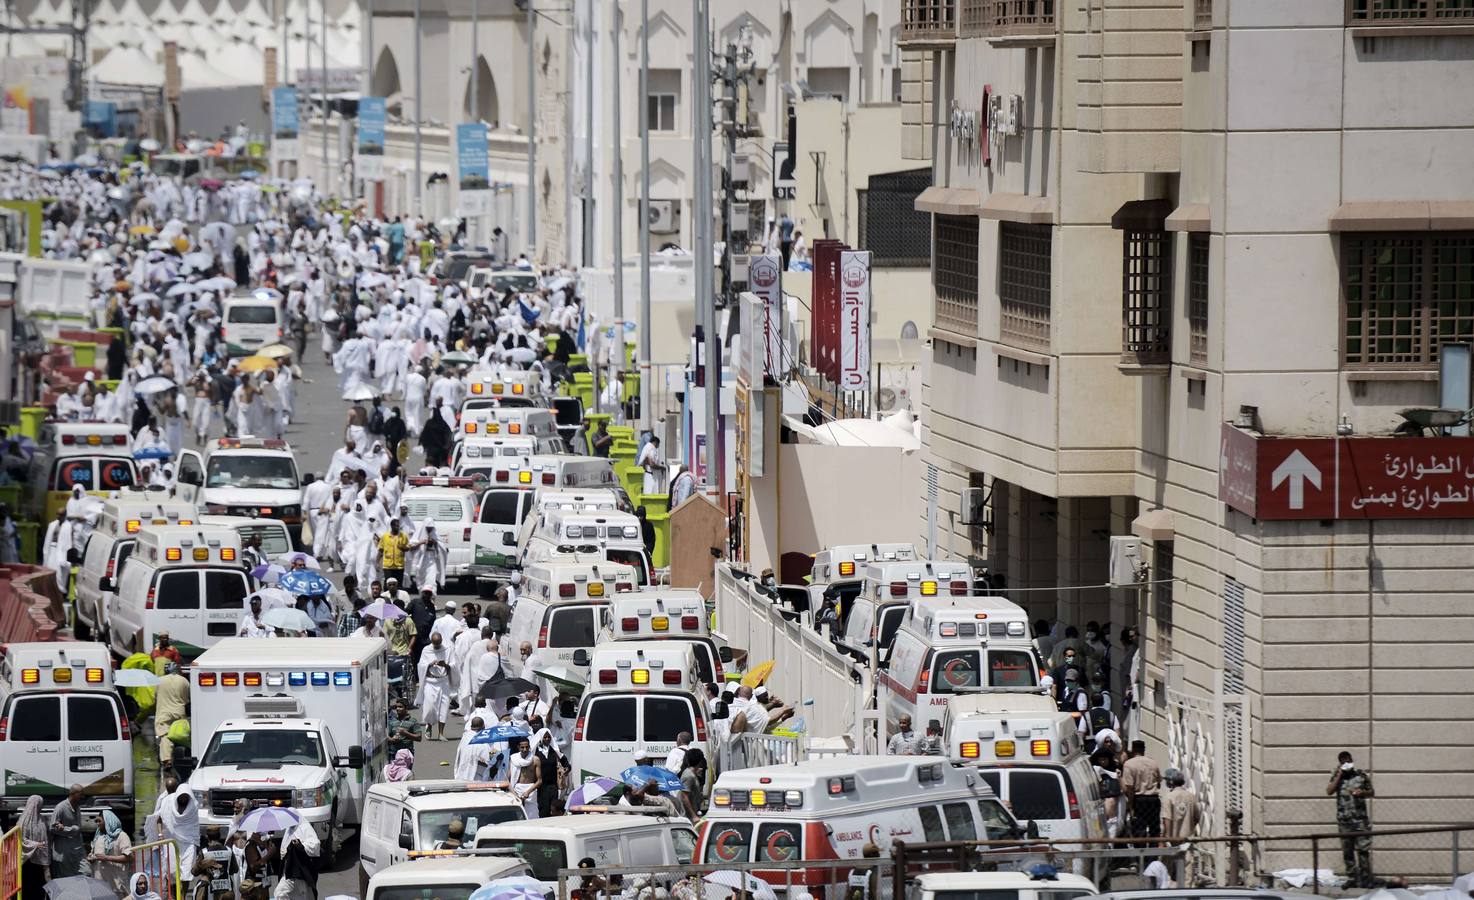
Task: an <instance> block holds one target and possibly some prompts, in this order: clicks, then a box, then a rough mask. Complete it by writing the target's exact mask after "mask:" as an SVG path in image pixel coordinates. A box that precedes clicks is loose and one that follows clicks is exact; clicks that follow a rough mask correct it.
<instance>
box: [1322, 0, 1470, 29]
mask: <svg viewBox="0 0 1474 900" xmlns="http://www.w3.org/2000/svg"><path fill="white" fill-rule="evenodd" d="M1346 24H1347V25H1474V0H1346Z"/></svg>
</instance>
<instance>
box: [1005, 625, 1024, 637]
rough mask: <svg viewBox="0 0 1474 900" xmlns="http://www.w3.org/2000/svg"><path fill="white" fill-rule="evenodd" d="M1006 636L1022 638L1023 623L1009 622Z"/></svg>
mask: <svg viewBox="0 0 1474 900" xmlns="http://www.w3.org/2000/svg"><path fill="white" fill-rule="evenodd" d="M1008 636H1009V637H1023V636H1024V623H1023V622H1009V623H1008Z"/></svg>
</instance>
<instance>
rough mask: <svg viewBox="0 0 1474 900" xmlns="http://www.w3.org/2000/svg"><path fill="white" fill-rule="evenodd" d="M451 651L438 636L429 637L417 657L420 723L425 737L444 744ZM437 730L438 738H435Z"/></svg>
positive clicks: (449, 687)
mask: <svg viewBox="0 0 1474 900" xmlns="http://www.w3.org/2000/svg"><path fill="white" fill-rule="evenodd" d="M450 674H451V673H450V648H449V647H447V646H446V645H445V643H444V642H443V641H442V639H441V637H440V635H439V634H438V633H434V632H432V633H431V634H430V644H429V646H427V647H426V648H425V652H424V653H421V654H420V666H419V675H420V697H419V700H420V719H421V721H423V722H424V723H425V737H427V738H429V739H430V740H432V741H436V740H439V741H443V740H445V722H446V720H447V719H448V718H449V717H450V698H451V696H452V695H453V693H454V690H453V689H452V687H451V683H450ZM436 726H439V728H440V736H439V737H438V738H437V737H435V728H436Z"/></svg>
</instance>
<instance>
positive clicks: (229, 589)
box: [104, 524, 256, 658]
mask: <svg viewBox="0 0 1474 900" xmlns="http://www.w3.org/2000/svg"><path fill="white" fill-rule="evenodd" d="M255 587H256V583H255V579H253V578H252V577H251V575H250V573H248V572H247V571H246V570H245V568H244V567H243V565H242V563H241V539H240V535H239V534H237V533H236V531H235V529H233V528H229V527H226V526H222V525H205V524H196V525H150V526H149V527H146V528H142V529H141V530H140V531H139V533H138V541H137V544H136V545H135V546H134V548H133V553H132V555H131V556H130V557H129V558H128V561H127V564H126V565H124V566H123V568H122V574H121V575H119V576H118V579H117V588H116V592H117V597H116V602H115V603H114V604H113V605H112V606H111V607H110V608H109V610H108V615H107V624H106V626H105V631H104V633H105V634H106V635H107V643H108V645H109V646H111V647H112V650H113V652H114V653H116V654H118V655H119V656H127V655H129V654H131V653H147V652H149V650H150V649H151V648H152V647H153V646H154V643H155V640H156V638H157V637H158V635H159V632H168V633H169V636H170V637H171V638H172V639H173V641H174V646H175V647H177V648H178V650H179V652H180V653H181V654H183V655H184V656H185V657H187V658H192V657H195V656H198V655H199V654H200V653H202V652H203V651H204V650H206V649H207V648H209V647H211V646H213V645H214V644H215V643H216V642H218V641H219V640H220V639H221V638H227V637H230V636H232V635H234V634H235V633H236V628H237V627H238V625H239V622H240V618H241V615H242V613H243V611H244V609H245V599H246V596H247V595H248V594H250V593H251V591H253V590H255Z"/></svg>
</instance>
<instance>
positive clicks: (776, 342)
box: [747, 255, 785, 379]
mask: <svg viewBox="0 0 1474 900" xmlns="http://www.w3.org/2000/svg"><path fill="white" fill-rule="evenodd" d="M780 269H781V263H780V260H779V257H778V256H776V255H769V256H754V257H753V258H752V260H751V261H750V262H749V263H748V264H747V282H748V284H750V285H752V292H753V293H754V294H756V295H757V297H758V299H759V300H761V301H762V304H763V309H762V319H761V321H760V322H759V323H758V324H759V325H760V326H761V328H762V335H761V337H756V336H755V337H754V341H755V344H756V347H757V348H758V352H759V353H761V354H762V374H763V375H766V376H767V377H769V378H773V379H777V378H780V377H782V374H783V370H784V368H785V367H784V361H783V334H782V323H781V321H780V319H779V312H780V307H779V306H778V304H780V303H782V302H783V277H782V273H781V271H780ZM753 369H754V370H756V369H757V366H756V365H754V366H753Z"/></svg>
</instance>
